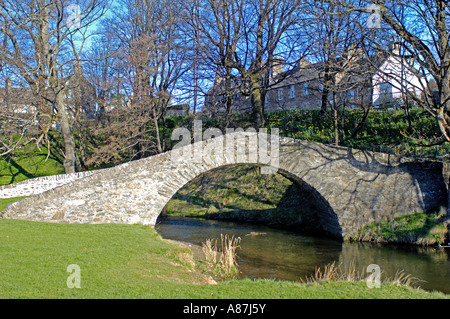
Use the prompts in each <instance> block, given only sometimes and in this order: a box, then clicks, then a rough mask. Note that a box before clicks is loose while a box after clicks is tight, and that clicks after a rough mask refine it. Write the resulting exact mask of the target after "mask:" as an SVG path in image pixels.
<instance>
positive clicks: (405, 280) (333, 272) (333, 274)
mask: <svg viewBox="0 0 450 319" xmlns="http://www.w3.org/2000/svg"><path fill="white" fill-rule="evenodd" d="M367 279H368V274H366V273H365V271H362V272H359V271H357V270H356V267H355V265H354V264H351V265H350V266H349V267H348V268H347V269H344V268H343V266H342V264H339V265H336V262H332V263H331V264H327V265H325V266H324V267H323V270H322V269H321V268H320V267H316V268H315V271H314V275H311V276H306V277H305V278H304V279H300V282H302V283H305V284H312V283H317V282H325V281H348V282H357V281H365V280H367ZM420 281H421V280H420V279H418V278H416V277H413V276H412V275H409V274H405V272H404V271H403V270H401V271H397V273H396V274H395V275H394V277H392V278H386V279H385V280H383V283H386V284H393V285H397V286H408V287H418V283H419V282H420Z"/></svg>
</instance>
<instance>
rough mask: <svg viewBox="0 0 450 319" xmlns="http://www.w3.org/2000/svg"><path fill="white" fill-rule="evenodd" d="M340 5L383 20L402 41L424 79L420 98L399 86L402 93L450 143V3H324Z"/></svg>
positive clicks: (378, 0)
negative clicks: (419, 107)
mask: <svg viewBox="0 0 450 319" xmlns="http://www.w3.org/2000/svg"><path fill="white" fill-rule="evenodd" d="M325 2H332V3H334V4H336V5H340V6H342V7H344V8H346V9H347V10H349V11H352V12H356V11H357V12H371V11H370V10H368V7H369V5H375V7H370V8H371V10H374V8H376V11H377V12H376V14H377V15H379V17H380V19H381V20H382V25H381V27H382V28H383V27H386V28H389V29H390V30H392V32H393V33H394V34H395V35H396V36H397V37H398V38H399V39H401V42H402V47H403V50H405V52H406V53H407V54H408V55H410V56H411V58H412V60H414V61H415V62H414V63H413V64H411V65H410V66H409V71H410V72H416V74H417V75H418V76H420V77H421V78H422V81H421V82H420V84H418V85H417V84H416V87H417V88H418V89H420V90H421V91H422V94H420V96H417V94H414V93H413V92H411V91H409V90H405V86H404V85H402V84H399V88H400V89H403V91H404V92H403V93H405V94H407V95H408V96H409V97H410V98H411V99H413V100H414V101H416V102H417V103H418V104H419V105H421V106H422V107H423V108H424V109H425V110H426V111H428V112H429V113H430V114H431V115H432V116H433V117H435V118H436V121H437V123H438V125H439V128H440V131H441V133H442V135H443V137H444V140H445V141H450V47H449V28H448V26H447V23H448V21H447V20H448V15H449V10H450V4H449V3H448V1H445V0H436V1H425V0H411V1H403V0H399V1H387V0H372V1H361V3H360V5H353V4H349V3H347V2H346V1H334V0H330V1H325ZM431 80H433V81H434V83H435V84H436V85H437V91H436V92H435V94H434V93H433V92H432V90H431V84H430V83H431Z"/></svg>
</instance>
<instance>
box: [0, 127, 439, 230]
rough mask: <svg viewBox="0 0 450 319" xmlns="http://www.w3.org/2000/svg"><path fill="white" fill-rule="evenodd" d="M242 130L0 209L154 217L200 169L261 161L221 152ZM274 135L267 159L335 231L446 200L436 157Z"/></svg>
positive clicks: (125, 219) (109, 219) (69, 218)
mask: <svg viewBox="0 0 450 319" xmlns="http://www.w3.org/2000/svg"><path fill="white" fill-rule="evenodd" d="M254 134H256V133H254ZM256 135H257V134H256ZM245 136H248V135H244V134H243V133H233V134H228V135H226V138H225V137H224V136H220V137H216V138H213V139H210V140H208V141H203V142H199V143H197V144H195V145H196V146H201V147H202V148H203V149H204V150H206V149H208V150H210V153H206V154H204V156H203V157H201V158H200V159H196V160H192V159H191V160H178V161H174V160H173V156H172V155H173V154H174V151H170V152H166V153H163V154H159V155H156V156H152V157H149V158H146V159H142V160H138V161H134V162H130V163H126V164H122V165H119V166H116V167H113V168H110V169H107V170H105V171H103V172H100V173H98V174H93V175H91V176H87V177H84V178H80V179H78V180H75V181H72V182H70V183H68V184H65V185H63V186H60V187H57V188H55V189H52V190H50V191H47V192H44V193H41V194H39V195H36V196H33V197H29V198H25V199H22V200H20V201H18V202H15V203H13V204H11V205H10V206H9V207H8V208H7V209H5V210H4V211H3V212H2V213H0V216H1V217H3V218H15V219H26V220H35V221H47V222H66V223H129V224H144V225H154V224H155V223H156V220H157V218H158V216H159V215H160V213H161V211H162V209H163V208H164V206H165V205H166V204H167V202H168V201H169V200H170V199H171V198H172V196H173V195H174V194H175V193H176V192H177V191H178V190H179V189H180V188H181V187H183V186H184V185H185V184H186V183H188V182H190V181H191V180H193V179H194V178H195V177H197V176H199V175H200V174H202V173H204V172H207V171H210V170H212V169H216V168H219V167H222V166H228V165H239V164H255V165H259V166H265V165H262V164H261V162H259V161H258V160H255V159H251V158H250V157H246V158H242V157H238V156H237V155H236V153H233V152H232V153H231V154H230V153H227V152H221V150H223V149H224V146H225V145H229V141H232V144H231V145H234V147H235V148H236V149H237V148H239V147H243V146H245V145H246V138H245ZM233 141H234V142H233ZM279 143H280V147H279V158H278V160H277V161H274V158H272V161H271V162H269V163H266V164H268V166H271V167H274V168H277V169H278V172H279V173H281V174H283V175H284V176H286V177H287V178H290V179H291V180H294V181H296V182H297V183H299V184H301V185H302V189H305V190H307V191H309V192H310V193H311V194H312V195H313V197H314V198H315V200H316V201H317V203H319V204H320V205H319V206H320V207H322V212H321V214H320V216H319V220H320V225H317V227H318V228H319V229H321V230H323V231H325V232H328V233H329V234H332V235H334V236H341V237H346V236H349V235H351V234H353V233H354V232H355V231H357V230H358V229H359V228H361V227H362V226H364V225H365V224H367V223H371V222H376V221H382V220H389V219H392V218H395V217H398V216H402V215H407V214H412V213H415V212H423V211H428V210H430V209H435V208H438V207H439V206H441V205H442V206H444V205H446V202H447V191H446V187H445V183H444V180H443V177H442V164H441V163H429V162H417V161H414V160H412V159H408V158H401V157H397V156H394V155H388V154H381V153H373V152H367V151H360V150H353V149H348V148H345V147H336V146H331V145H324V144H320V143H314V142H308V141H298V140H293V139H290V138H280V139H279ZM191 150H192V145H188V146H184V147H182V148H180V149H178V150H177V151H178V152H184V151H186V154H189V152H190V151H191ZM299 214H301V207H299Z"/></svg>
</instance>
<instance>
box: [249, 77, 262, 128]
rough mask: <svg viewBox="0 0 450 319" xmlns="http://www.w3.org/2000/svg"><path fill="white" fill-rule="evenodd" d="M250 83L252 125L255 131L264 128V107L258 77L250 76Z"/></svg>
mask: <svg viewBox="0 0 450 319" xmlns="http://www.w3.org/2000/svg"><path fill="white" fill-rule="evenodd" d="M251 82H252V95H251V101H252V113H253V124H254V127H255V129H256V130H259V129H260V128H262V127H265V125H266V122H265V119H264V106H263V100H262V96H261V88H260V85H259V79H258V76H257V75H256V74H255V75H252V77H251Z"/></svg>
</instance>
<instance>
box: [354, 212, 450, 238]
mask: <svg viewBox="0 0 450 319" xmlns="http://www.w3.org/2000/svg"><path fill="white" fill-rule="evenodd" d="M446 215H447V212H446V211H445V209H442V210H441V211H440V212H435V213H429V214H426V213H416V214H411V215H406V216H401V217H397V218H395V219H393V220H391V221H382V222H378V223H372V224H368V225H366V226H364V227H363V228H362V229H360V230H359V231H358V232H357V233H356V234H355V235H354V236H352V237H351V240H354V241H370V242H375V243H402V244H416V245H423V246H429V245H438V244H444V243H446V242H447V241H448V240H450V238H447V233H448V230H447V223H448V222H449V221H448V220H447V219H446Z"/></svg>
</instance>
